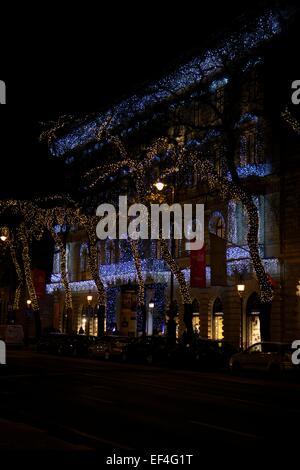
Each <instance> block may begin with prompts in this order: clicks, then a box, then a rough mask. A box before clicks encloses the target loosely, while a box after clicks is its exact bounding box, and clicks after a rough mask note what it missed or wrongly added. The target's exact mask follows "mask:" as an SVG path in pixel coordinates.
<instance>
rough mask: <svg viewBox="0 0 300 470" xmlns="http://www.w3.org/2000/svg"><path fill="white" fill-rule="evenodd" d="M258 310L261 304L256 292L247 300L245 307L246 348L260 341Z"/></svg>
mask: <svg viewBox="0 0 300 470" xmlns="http://www.w3.org/2000/svg"><path fill="white" fill-rule="evenodd" d="M260 310H261V302H260V298H259V295H258V294H257V292H253V293H252V294H251V295H250V296H249V298H248V300H247V306H246V315H247V323H246V325H247V346H251V344H254V343H259V342H260V341H261V336H260V317H259V315H260Z"/></svg>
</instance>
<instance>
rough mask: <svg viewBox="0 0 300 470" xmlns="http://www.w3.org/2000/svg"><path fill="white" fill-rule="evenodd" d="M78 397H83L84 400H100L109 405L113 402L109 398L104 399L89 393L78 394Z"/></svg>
mask: <svg viewBox="0 0 300 470" xmlns="http://www.w3.org/2000/svg"><path fill="white" fill-rule="evenodd" d="M80 398H83V399H84V400H93V401H100V402H102V403H106V404H109V405H113V403H114V402H113V401H111V400H105V399H104V398H98V397H92V396H91V395H80Z"/></svg>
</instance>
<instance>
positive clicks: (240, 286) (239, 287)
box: [236, 284, 245, 350]
mask: <svg viewBox="0 0 300 470" xmlns="http://www.w3.org/2000/svg"><path fill="white" fill-rule="evenodd" d="M236 288H237V291H238V294H239V296H240V301H241V349H242V350H243V349H244V341H243V340H244V315H243V300H244V298H243V297H244V292H245V284H237V286H236Z"/></svg>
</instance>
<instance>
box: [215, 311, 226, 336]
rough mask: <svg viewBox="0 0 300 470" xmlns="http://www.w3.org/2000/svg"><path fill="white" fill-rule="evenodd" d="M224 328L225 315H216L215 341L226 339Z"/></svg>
mask: <svg viewBox="0 0 300 470" xmlns="http://www.w3.org/2000/svg"><path fill="white" fill-rule="evenodd" d="M223 326H224V321H223V314H214V339H223V338H224V330H223Z"/></svg>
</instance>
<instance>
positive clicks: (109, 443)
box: [59, 426, 134, 451]
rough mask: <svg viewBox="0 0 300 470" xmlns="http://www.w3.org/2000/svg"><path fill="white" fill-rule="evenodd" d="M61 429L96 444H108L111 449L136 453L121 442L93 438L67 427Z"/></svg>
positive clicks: (90, 435)
mask: <svg viewBox="0 0 300 470" xmlns="http://www.w3.org/2000/svg"><path fill="white" fill-rule="evenodd" d="M59 428H60V429H61V430H64V431H67V432H71V433H73V434H75V435H77V436H80V437H85V438H87V439H90V440H93V441H96V442H100V443H101V444H108V445H109V446H111V447H117V448H119V449H123V450H130V451H134V448H133V447H129V446H126V445H125V444H120V443H119V442H115V441H110V440H109V439H104V438H102V437H98V436H93V435H92V434H87V433H85V432H82V431H79V429H75V428H68V427H66V426H60V427H59Z"/></svg>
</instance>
